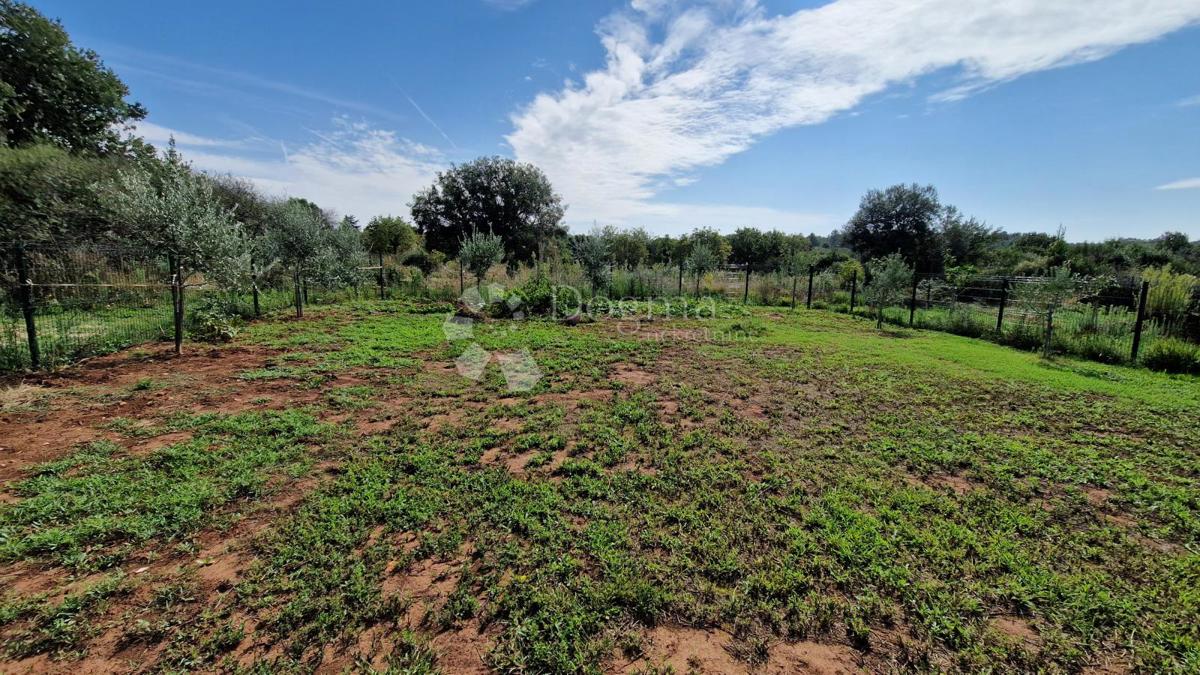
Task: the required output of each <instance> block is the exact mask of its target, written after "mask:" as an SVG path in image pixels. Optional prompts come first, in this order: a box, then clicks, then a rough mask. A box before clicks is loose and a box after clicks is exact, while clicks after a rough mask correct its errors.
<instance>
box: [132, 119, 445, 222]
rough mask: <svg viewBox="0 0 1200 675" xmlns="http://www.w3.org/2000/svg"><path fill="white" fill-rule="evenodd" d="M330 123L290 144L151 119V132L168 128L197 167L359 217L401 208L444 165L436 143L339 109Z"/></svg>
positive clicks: (398, 211) (165, 132)
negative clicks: (230, 139)
mask: <svg viewBox="0 0 1200 675" xmlns="http://www.w3.org/2000/svg"><path fill="white" fill-rule="evenodd" d="M144 124H145V123H143V125H144ZM143 125H139V130H140V129H141V128H142V126H143ZM331 126H332V128H331V129H329V130H324V131H319V132H313V140H312V141H311V142H309V143H303V144H301V145H299V146H298V147H296V146H293V147H291V148H288V147H286V146H284V145H283V144H281V143H278V142H276V141H270V140H267V139H257V140H256V141H255V143H254V144H253V147H252V148H251V147H250V146H248V145H243V146H237V145H230V144H228V143H225V142H223V141H220V140H219V139H211V138H206V137H203V136H197V135H195V134H189V133H187V132H183V131H179V130H176V129H169V128H166V127H161V126H158V125H152V127H153V129H152V132H153V133H154V134H157V135H159V136H174V137H175V139H176V142H177V144H178V145H179V146H180V148H181V149H182V151H183V155H184V158H185V159H187V160H189V161H190V162H191V163H192V165H193V166H194V167H196V168H197V169H200V170H203V171H208V172H212V173H219V174H225V173H228V174H233V175H235V176H240V177H244V178H248V179H250V180H251V181H253V182H254V183H256V184H257V185H258V186H259V187H261V188H262V189H263V190H265V191H266V192H268V193H270V194H275V195H279V196H284V195H286V196H296V197H305V198H307V199H310V200H312V201H314V202H316V203H317V204H320V205H321V206H322V207H324V208H332V209H334V210H336V211H338V212H339V213H353V214H354V215H356V216H359V218H360V220H363V221H365V220H366V219H368V218H370V217H371V216H375V215H381V214H387V213H391V214H397V215H399V214H406V213H407V212H408V202H409V201H410V200H411V198H412V194H413V193H414V192H416V191H417V190H419V189H422V188H424V187H427V186H428V185H429V184H430V183H431V182H432V181H433V176H434V174H435V172H436V171H437V170H438V169H440V168H442V167H443V166H445V163H446V162H445V159H444V158H443V157H442V155H441V154H440V152H439V151H438V150H436V149H435V148H431V147H429V146H425V145H421V144H419V143H414V142H412V141H409V140H407V139H405V138H401V137H399V136H397V135H396V134H395V133H394V132H392V131H387V130H383V129H378V128H375V127H372V126H370V125H368V124H366V123H364V122H354V121H351V120H349V119H347V118H345V117H338V118H334V120H333V121H332V125H331ZM268 148H270V151H268Z"/></svg>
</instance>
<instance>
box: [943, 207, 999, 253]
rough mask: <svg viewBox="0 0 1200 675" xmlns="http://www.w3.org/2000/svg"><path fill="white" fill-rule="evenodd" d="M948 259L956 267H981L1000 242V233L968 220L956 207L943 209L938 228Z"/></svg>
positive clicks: (976, 221)
mask: <svg viewBox="0 0 1200 675" xmlns="http://www.w3.org/2000/svg"><path fill="white" fill-rule="evenodd" d="M938 234H939V235H940V237H941V240H942V245H943V246H944V247H945V251H946V258H947V259H948V260H949V261H950V264H954V265H979V264H981V263H982V262H983V261H984V259H985V258H986V257H987V255H988V252H989V251H990V250H991V249H992V248H993V247H994V246H995V245H996V242H997V241H999V237H1000V231H999V230H996V229H993V228H990V227H988V226H987V225H986V224H984V223H982V222H980V221H978V220H976V219H975V218H968V217H966V216H964V215H962V213H960V212H959V210H958V208H956V207H954V206H947V207H945V208H944V209H943V211H942V215H941V222H940V224H939V227H938Z"/></svg>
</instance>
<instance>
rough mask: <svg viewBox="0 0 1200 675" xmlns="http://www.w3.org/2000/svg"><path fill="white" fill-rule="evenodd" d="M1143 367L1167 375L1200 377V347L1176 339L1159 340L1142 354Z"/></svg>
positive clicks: (1152, 343)
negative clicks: (1186, 374) (1178, 374)
mask: <svg viewBox="0 0 1200 675" xmlns="http://www.w3.org/2000/svg"><path fill="white" fill-rule="evenodd" d="M1142 365H1144V366H1146V367H1147V368H1149V369H1150V370H1160V371H1163V372H1167V373H1192V374H1194V375H1200V346H1197V345H1194V344H1192V343H1190V342H1184V341H1183V340H1176V339H1174V338H1158V339H1157V340H1155V341H1154V342H1151V343H1150V346H1149V347H1147V348H1146V351H1145V352H1142Z"/></svg>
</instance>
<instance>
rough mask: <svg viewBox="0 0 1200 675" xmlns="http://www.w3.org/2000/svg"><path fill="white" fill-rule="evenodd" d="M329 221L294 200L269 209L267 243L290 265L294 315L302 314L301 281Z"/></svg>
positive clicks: (317, 252)
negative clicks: (269, 224) (269, 223)
mask: <svg viewBox="0 0 1200 675" xmlns="http://www.w3.org/2000/svg"><path fill="white" fill-rule="evenodd" d="M328 229H329V225H328V223H326V221H325V219H324V218H323V217H322V216H321V214H320V212H319V211H316V210H314V209H313V208H312V207H311V205H310V204H308V203H306V202H302V201H300V200H296V199H289V200H287V201H283V202H278V203H276V204H275V205H274V206H273V208H272V216H271V228H270V231H269V235H268V237H269V240H270V241H269V246H270V249H271V253H272V254H273V257H274V258H275V259H276V260H277V261H278V262H279V263H280V264H282V265H286V266H289V267H291V268H292V281H293V284H294V293H295V305H296V316H297V317H301V316H304V296H303V292H302V291H301V282H302V281H304V279H306V278H307V277H308V275H310V274H312V273H313V272H314V271H315V269H316V266H317V262H318V256H320V255H321V253H322V249H323V247H324V245H325V243H326V231H327V230H328Z"/></svg>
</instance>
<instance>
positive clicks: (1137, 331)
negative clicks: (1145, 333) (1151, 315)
mask: <svg viewBox="0 0 1200 675" xmlns="http://www.w3.org/2000/svg"><path fill="white" fill-rule="evenodd" d="M1149 293H1150V282H1149V281H1143V282H1142V292H1141V294H1140V295H1139V296H1138V308H1137V319H1136V320H1135V321H1134V323H1133V347H1132V348H1131V349H1130V351H1129V360H1130V362H1132V363H1137V357H1138V348H1139V347H1141V346H1142V324H1143V323H1144V322H1145V321H1146V296H1147V295H1148V294H1149Z"/></svg>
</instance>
